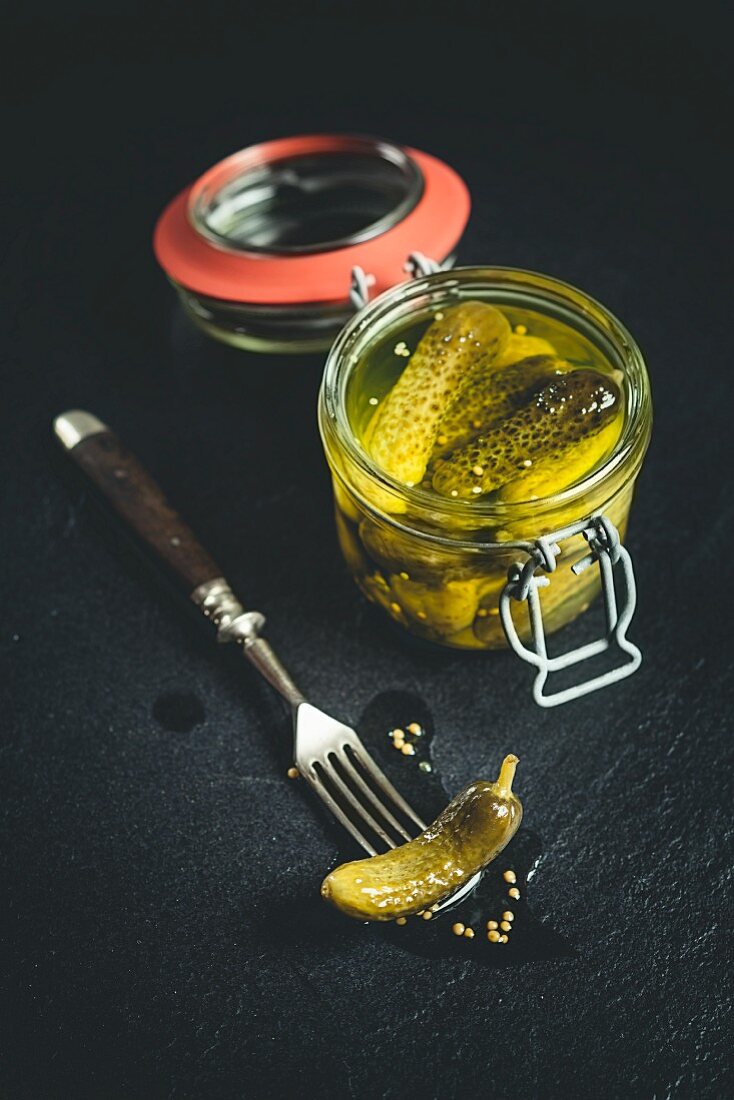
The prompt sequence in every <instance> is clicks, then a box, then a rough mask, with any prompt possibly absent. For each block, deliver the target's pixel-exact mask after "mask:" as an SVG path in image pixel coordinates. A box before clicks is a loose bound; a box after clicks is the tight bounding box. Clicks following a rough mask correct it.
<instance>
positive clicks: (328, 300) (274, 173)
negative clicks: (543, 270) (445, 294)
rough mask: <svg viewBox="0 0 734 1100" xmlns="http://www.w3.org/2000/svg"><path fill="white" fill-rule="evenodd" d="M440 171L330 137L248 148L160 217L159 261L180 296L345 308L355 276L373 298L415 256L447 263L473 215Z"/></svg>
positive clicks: (370, 142) (463, 192)
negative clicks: (366, 280) (367, 282)
mask: <svg viewBox="0 0 734 1100" xmlns="http://www.w3.org/2000/svg"><path fill="white" fill-rule="evenodd" d="M469 205H470V204H469V194H468V191H467V188H466V186H465V184H464V183H463V181H462V180H461V179H460V178H459V176H458V175H457V174H456V173H455V172H454V171H453V169H451V168H449V167H448V165H446V164H444V163H442V162H441V161H440V160H437V159H436V158H435V157H432V156H430V155H429V154H427V153H422V152H419V151H418V150H415V149H408V148H401V147H400V146H397V145H393V144H391V143H390V142H386V141H382V140H380V139H377V138H370V137H354V136H343V135H332V134H315V135H304V136H300V137H291V138H281V139H279V140H276V141H270V142H265V143H264V144H261V145H254V146H250V147H249V148H247V149H243V150H241V151H240V152H238V153H235V154H233V155H232V156H230V157H227V158H226V159H225V160H223V161H220V162H219V163H218V164H216V165H214V166H213V167H212V168H210V169H209V170H208V171H207V172H205V173H204V175H203V176H201V177H200V178H199V179H198V180H196V181H195V182H194V183H193V184H191V185H190V186H189V187H187V188H185V189H184V191H182V192H181V193H180V194H179V195H178V196H177V197H176V198H175V199H174V200H173V201H172V202H171V203H170V204H169V206H168V207H167V208H166V209H165V210H164V212H163V214H162V215H161V217H160V219H159V221H158V224H157V226H156V230H155V236H154V248H155V253H156V256H157V258H158V261H159V263H160V264H161V266H162V267H163V269H164V270H165V271H166V273H167V274H168V276H169V277H170V278H171V279H172V280H173V282H174V283H175V284H177V286H179V287H180V288H183V289H184V290H185V291H187V292H189V293H191V294H195V295H201V296H202V297H204V298H206V299H213V300H219V301H222V302H231V303H242V304H243V305H247V304H250V305H253V306H256V307H266V308H267V307H272V308H276V309H277V308H278V307H289V306H305V305H309V304H318V303H322V304H323V305H324V306H329V305H334V304H337V303H344V302H346V301H347V300H348V298H349V289H350V280H351V276H352V271H353V269H354V268H361V269H362V270H363V271H364V272H366V273H368V274H369V276H370V277H371V287H372V293H374V294H379V293H381V292H382V291H384V290H387V289H388V288H389V287H391V286H394V285H395V284H396V283H400V282H402V281H403V280H404V279H405V278H406V274H405V264H406V260H407V258H408V256H409V255H410V254H412V253H421V254H423V255H426V256H430V257H432V258H433V259H435V260H437V261H438V262H444V261H445V260H446V259H447V258H448V257H450V256H451V254H452V253H453V251H454V250H455V248H456V245H457V244H458V242H459V239H460V237H461V235H462V233H463V230H464V227H465V225H466V222H467V219H468V216H469Z"/></svg>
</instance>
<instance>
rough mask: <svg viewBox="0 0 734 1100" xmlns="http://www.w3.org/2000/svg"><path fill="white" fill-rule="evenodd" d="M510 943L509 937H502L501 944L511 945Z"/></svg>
mask: <svg viewBox="0 0 734 1100" xmlns="http://www.w3.org/2000/svg"><path fill="white" fill-rule="evenodd" d="M509 942H510V937H509V936H500V943H509Z"/></svg>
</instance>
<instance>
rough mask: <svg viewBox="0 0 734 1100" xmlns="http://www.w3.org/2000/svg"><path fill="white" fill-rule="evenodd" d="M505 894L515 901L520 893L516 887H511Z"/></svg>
mask: <svg viewBox="0 0 734 1100" xmlns="http://www.w3.org/2000/svg"><path fill="white" fill-rule="evenodd" d="M507 894H508V896H509V897H511V898H514V900H515V901H517V900H518V898H519V897H520V891H519V890H518V888H517V886H513V887H512V889H511V890H508V891H507Z"/></svg>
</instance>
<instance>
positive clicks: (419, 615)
mask: <svg viewBox="0 0 734 1100" xmlns="http://www.w3.org/2000/svg"><path fill="white" fill-rule="evenodd" d="M418 618H419V619H427V618H428V616H427V615H426V613H425V611H419V612H418Z"/></svg>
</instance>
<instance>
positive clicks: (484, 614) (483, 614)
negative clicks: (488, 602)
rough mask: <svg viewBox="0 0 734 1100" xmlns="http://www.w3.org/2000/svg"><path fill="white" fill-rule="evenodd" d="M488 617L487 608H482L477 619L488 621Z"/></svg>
mask: <svg viewBox="0 0 734 1100" xmlns="http://www.w3.org/2000/svg"><path fill="white" fill-rule="evenodd" d="M487 615H489V612H488V611H487V609H486V607H480V608H479V610H478V611H477V618H478V619H486V618H487Z"/></svg>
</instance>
